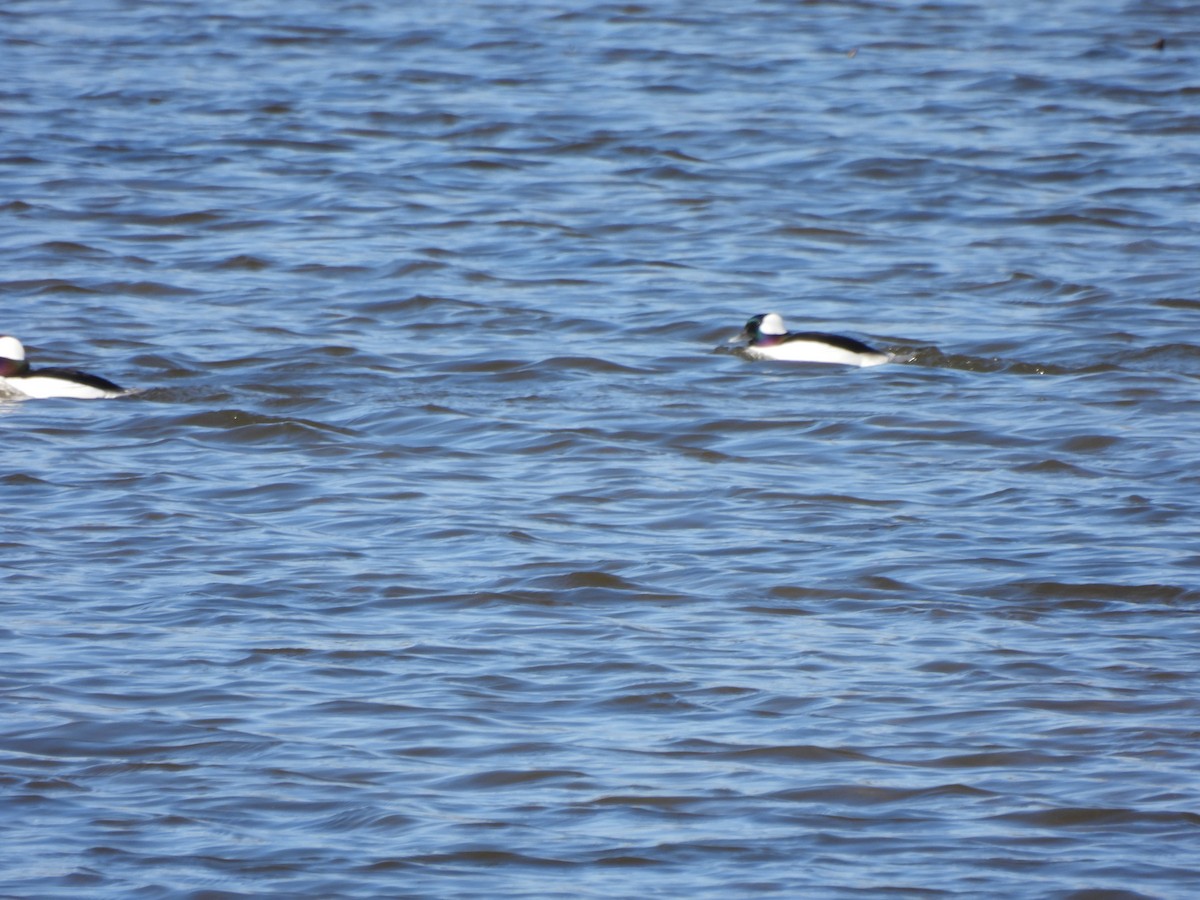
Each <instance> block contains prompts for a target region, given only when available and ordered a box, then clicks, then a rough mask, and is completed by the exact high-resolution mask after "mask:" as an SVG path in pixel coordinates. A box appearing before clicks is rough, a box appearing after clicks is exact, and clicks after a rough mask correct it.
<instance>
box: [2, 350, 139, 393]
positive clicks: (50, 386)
mask: <svg viewBox="0 0 1200 900" xmlns="http://www.w3.org/2000/svg"><path fill="white" fill-rule="evenodd" d="M123 393H125V391H124V390H123V389H122V388H121V387H119V386H118V385H115V384H113V383H112V382H111V381H109V380H108V379H107V378H101V377H100V376H99V375H89V374H88V373H87V372H77V371H76V370H74V369H59V368H47V369H34V368H31V367H30V365H29V362H28V361H27V360H26V359H25V347H24V346H23V345H22V344H21V342H20V341H18V340H17V339H16V338H15V337H10V336H9V335H0V396H7V397H17V398H29V399H33V400H44V399H48V398H51V397H68V398H72V399H75V400H99V399H102V398H105V397H116V396H119V395H120V394H123Z"/></svg>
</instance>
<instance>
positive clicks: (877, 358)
mask: <svg viewBox="0 0 1200 900" xmlns="http://www.w3.org/2000/svg"><path fill="white" fill-rule="evenodd" d="M739 341H749V343H748V344H747V345H746V346H745V347H744V348H742V352H743V353H744V354H745V355H746V356H749V357H750V358H751V359H781V360H787V361H789V362H813V363H835V364H839V365H843V366H864V367H865V366H881V365H883V364H884V363H887V362H891V361H892V359H893V357H892V354H890V353H885V352H884V351H882V350H876V349H875V348H874V347H870V346H868V345H867V344H864V343H863V342H862V341H858V340H855V339H854V338H849V337H843V336H842V335H840V334H825V333H823V332H820V331H794V332H793V331H788V330H787V326H786V325H784V324H783V316H781V315H779V313H760V314H759V315H757V316H754V317H753V318H752V319H750V321H749V322H747V323H746V327H745V328H744V329H743V330H742V333H741V334H739V335H738V336H737V337H735V338H732V339H731V340H730V341H729V343H731V344H736V343H738V342H739Z"/></svg>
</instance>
